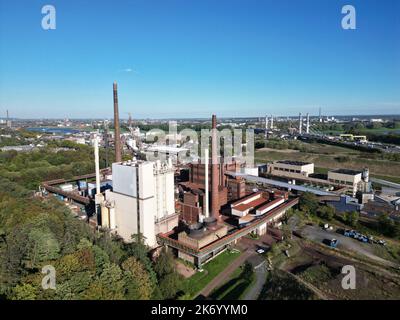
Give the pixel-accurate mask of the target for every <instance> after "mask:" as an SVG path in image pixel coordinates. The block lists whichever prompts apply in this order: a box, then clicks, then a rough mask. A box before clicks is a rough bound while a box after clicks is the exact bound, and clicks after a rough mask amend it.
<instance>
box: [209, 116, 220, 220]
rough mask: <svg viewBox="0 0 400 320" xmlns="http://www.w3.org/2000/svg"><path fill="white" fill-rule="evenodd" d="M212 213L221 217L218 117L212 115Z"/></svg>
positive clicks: (216, 216) (215, 216)
mask: <svg viewBox="0 0 400 320" xmlns="http://www.w3.org/2000/svg"><path fill="white" fill-rule="evenodd" d="M211 131H212V132H211V183H212V185H211V213H212V215H213V217H214V218H219V209H220V208H219V199H218V185H219V178H218V154H217V143H218V139H217V117H216V115H215V114H213V116H212V130H211Z"/></svg>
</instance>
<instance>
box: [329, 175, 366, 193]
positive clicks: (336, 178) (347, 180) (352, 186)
mask: <svg viewBox="0 0 400 320" xmlns="http://www.w3.org/2000/svg"><path fill="white" fill-rule="evenodd" d="M362 174H363V173H362V171H355V170H350V169H335V170H330V171H328V181H330V182H334V183H339V184H341V185H344V186H346V187H347V189H348V191H349V192H350V193H351V195H352V196H353V197H355V196H356V193H357V191H358V190H360V189H361V182H362V181H363V180H362Z"/></svg>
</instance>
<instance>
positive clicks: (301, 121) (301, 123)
mask: <svg viewBox="0 0 400 320" xmlns="http://www.w3.org/2000/svg"><path fill="white" fill-rule="evenodd" d="M302 130H303V116H302V115H301V112H300V113H299V134H300V135H301V134H302Z"/></svg>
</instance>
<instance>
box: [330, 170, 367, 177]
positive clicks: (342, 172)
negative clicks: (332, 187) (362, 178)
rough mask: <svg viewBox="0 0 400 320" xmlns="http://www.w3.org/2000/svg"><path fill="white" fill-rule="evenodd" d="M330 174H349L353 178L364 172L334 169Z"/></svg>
mask: <svg viewBox="0 0 400 320" xmlns="http://www.w3.org/2000/svg"><path fill="white" fill-rule="evenodd" d="M329 172H335V173H341V174H348V175H352V176H355V175H357V174H360V173H362V171H359V170H358V171H357V170H352V169H334V170H329Z"/></svg>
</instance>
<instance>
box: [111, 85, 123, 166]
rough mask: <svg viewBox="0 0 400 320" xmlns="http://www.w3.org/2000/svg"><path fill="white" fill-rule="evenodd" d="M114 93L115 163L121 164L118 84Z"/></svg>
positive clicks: (114, 86) (114, 87) (114, 88)
mask: <svg viewBox="0 0 400 320" xmlns="http://www.w3.org/2000/svg"><path fill="white" fill-rule="evenodd" d="M113 91H114V130H115V131H114V133H115V134H114V144H115V161H116V162H121V160H122V158H121V140H120V139H121V136H120V131H119V113H118V92H117V83H116V82H114V84H113Z"/></svg>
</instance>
